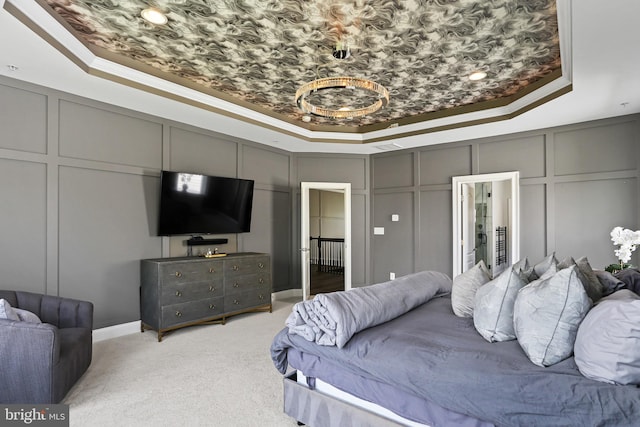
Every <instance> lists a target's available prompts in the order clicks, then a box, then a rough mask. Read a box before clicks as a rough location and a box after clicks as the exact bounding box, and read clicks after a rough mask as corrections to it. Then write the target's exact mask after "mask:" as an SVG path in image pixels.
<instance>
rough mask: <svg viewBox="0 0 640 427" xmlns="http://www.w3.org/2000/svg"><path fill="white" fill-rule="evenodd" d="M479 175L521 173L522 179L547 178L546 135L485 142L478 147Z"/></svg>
mask: <svg viewBox="0 0 640 427" xmlns="http://www.w3.org/2000/svg"><path fill="white" fill-rule="evenodd" d="M478 160H479V161H478V164H479V173H495V172H510V171H520V179H522V178H536V177H543V176H545V135H544V134H540V135H533V136H528V137H522V138H518V139H510V140H506V141H496V142H483V143H481V144H479V147H478Z"/></svg>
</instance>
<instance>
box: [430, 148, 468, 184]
mask: <svg viewBox="0 0 640 427" xmlns="http://www.w3.org/2000/svg"><path fill="white" fill-rule="evenodd" d="M471 171H472V168H471V146H462V147H450V148H447V147H445V148H440V149H437V150H429V151H421V152H420V185H433V184H451V177H453V176H465V175H471Z"/></svg>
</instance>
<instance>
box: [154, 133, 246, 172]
mask: <svg viewBox="0 0 640 427" xmlns="http://www.w3.org/2000/svg"><path fill="white" fill-rule="evenodd" d="M169 144H170V145H169V146H170V153H171V154H170V157H169V159H170V161H169V165H166V164H165V168H168V169H170V170H173V171H176V172H193V173H199V174H205V175H214V176H226V177H231V178H238V166H237V163H238V144H237V143H235V142H230V141H225V140H222V139H220V138H216V137H214V136H212V135H209V134H206V133H200V132H196V131H191V130H185V129H180V128H177V127H173V126H172V127H171V129H170V142H169ZM240 178H241V177H240Z"/></svg>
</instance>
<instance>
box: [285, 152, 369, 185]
mask: <svg viewBox="0 0 640 427" xmlns="http://www.w3.org/2000/svg"><path fill="white" fill-rule="evenodd" d="M297 170H298V182H299V183H300V182H350V183H351V191H355V190H366V189H367V160H366V157H365V156H350V155H342V156H336V155H331V156H329V155H322V154H316V155H300V156H298V157H297Z"/></svg>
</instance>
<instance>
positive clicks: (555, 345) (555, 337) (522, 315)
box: [513, 266, 591, 366]
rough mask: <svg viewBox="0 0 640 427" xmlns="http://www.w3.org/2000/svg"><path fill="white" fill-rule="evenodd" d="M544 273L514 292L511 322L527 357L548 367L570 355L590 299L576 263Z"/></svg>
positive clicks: (588, 307) (539, 364)
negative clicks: (516, 292) (515, 294)
mask: <svg viewBox="0 0 640 427" xmlns="http://www.w3.org/2000/svg"><path fill="white" fill-rule="evenodd" d="M544 276H546V275H544ZM544 276H543V278H540V279H539V280H535V281H533V282H531V283H529V284H528V285H527V286H525V287H524V288H522V289H521V290H520V291H519V292H518V297H517V298H516V302H515V306H514V316H513V325H514V329H515V333H516V337H517V338H518V343H519V344H520V346H521V347H522V349H523V350H524V352H525V353H526V354H527V357H529V360H531V361H532V362H533V363H535V364H536V365H538V366H551V365H553V364H555V363H558V362H560V361H562V360H564V359H566V358H567V357H569V356H571V353H572V352H573V344H574V342H575V339H576V334H577V332H578V327H579V326H580V322H582V319H583V318H584V316H585V315H586V314H587V312H588V311H589V309H590V308H591V300H590V299H589V296H588V295H587V292H586V291H585V289H584V286H583V284H582V281H581V280H580V279H579V276H578V267H577V266H571V267H569V268H565V269H563V270H560V271H559V272H557V273H555V274H552V275H550V276H549V277H544Z"/></svg>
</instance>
